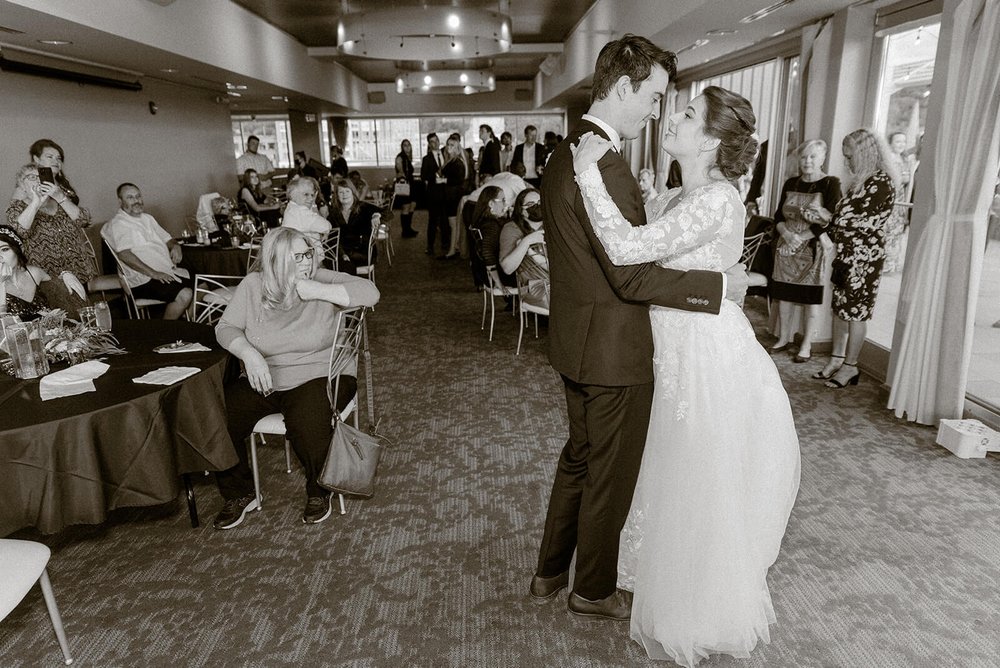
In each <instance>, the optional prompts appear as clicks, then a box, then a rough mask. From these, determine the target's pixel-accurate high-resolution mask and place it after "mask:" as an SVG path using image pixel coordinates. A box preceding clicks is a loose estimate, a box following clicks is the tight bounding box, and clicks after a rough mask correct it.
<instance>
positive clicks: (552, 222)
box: [542, 120, 723, 387]
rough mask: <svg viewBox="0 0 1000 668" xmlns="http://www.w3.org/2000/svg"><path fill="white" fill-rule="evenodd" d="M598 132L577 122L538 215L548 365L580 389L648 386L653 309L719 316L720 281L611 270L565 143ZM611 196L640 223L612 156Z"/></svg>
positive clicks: (640, 213)
mask: <svg viewBox="0 0 1000 668" xmlns="http://www.w3.org/2000/svg"><path fill="white" fill-rule="evenodd" d="M587 132H594V133H595V134H598V135H600V136H601V137H604V138H605V139H607V138H608V137H607V135H606V134H605V132H604V131H603V130H601V129H600V128H599V127H598V126H596V125H594V124H593V123H590V122H589V121H586V120H584V121H582V122H581V123H580V125H579V127H577V128H576V129H575V130H574V131H573V132H572V133H570V135H569V136H568V137H566V139H565V141H563V142H561V143H560V144H559V146H558V147H557V148H556V150H555V152H554V153H553V154H552V156H551V157H550V158H549V161H548V163H547V164H546V166H545V178H544V179H542V210H543V213H544V219H545V241H546V244H547V249H548V254H549V269H550V278H551V281H552V292H551V300H550V312H551V315H550V320H549V339H550V343H549V361H550V362H551V364H552V366H553V367H554V368H555V370H556V371H558V372H559V373H561V374H563V375H564V376H566V377H567V378H569V379H570V380H572V381H575V382H577V383H580V384H583V385H603V386H612V387H617V386H627V385H640V384H642V383H649V382H652V380H653V365H652V359H653V338H652V331H651V328H650V325H649V310H648V306H649V305H650V304H655V305H658V306H669V307H673V308H678V309H683V310H685V311H703V312H708V313H718V312H719V309H720V308H721V306H722V297H723V295H722V275H721V274H719V273H718V272H712V271H688V272H683V271H676V270H672V269H663V268H661V267H657V266H656V265H654V264H650V263H647V264H635V265H627V266H622V267H616V266H615V265H614V264H612V263H611V261H610V260H609V259H608V256H607V253H606V252H605V251H604V247H603V246H601V242H600V240H598V238H597V236H596V235H595V234H594V230H593V227H592V226H591V223H590V218H589V217H588V216H587V210H586V208H585V207H584V204H583V196H582V195H581V194H580V189H579V187H578V186H577V184H576V181H575V180H574V178H573V177H574V174H573V156H572V154H571V153H570V145H571V144H575V143H577V142H578V141H579V138H580V136H581V135H583V134H585V133H587ZM598 168H599V169H600V170H601V174H602V175H603V177H604V183H605V185H606V186H607V189H608V193H609V194H610V195H611V197H612V199H614V201H615V203H616V204H617V205H618V208H619V209H620V210H621V212H622V214H624V216H625V218H626V219H628V220H629V221H630V222H631V223H632V224H633V225H645V224H646V214H645V211H644V210H643V206H642V193H641V192H640V191H639V186H638V184H637V183H636V180H635V177H634V176H632V172H631V171H630V170H629V167H628V164H627V163H626V162H625V160H623V159H622V157H621V156H620V155H618V154H617V153H615V152H613V151H609V152H608V153H607V154H605V156H604V157H603V158H601V160H600V161H599V162H598Z"/></svg>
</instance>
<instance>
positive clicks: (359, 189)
mask: <svg viewBox="0 0 1000 668" xmlns="http://www.w3.org/2000/svg"><path fill="white" fill-rule="evenodd" d="M347 178H348V179H350V181H351V183H352V184H354V191H355V192H356V193H357V194H358V199H360V200H369V199H371V198H372V190H371V188H369V187H368V182H367V181H365V180H364V179H363V178H362V177H361V172H359V171H358V170H356V169H352V170H351V173H350V174H348V175H347Z"/></svg>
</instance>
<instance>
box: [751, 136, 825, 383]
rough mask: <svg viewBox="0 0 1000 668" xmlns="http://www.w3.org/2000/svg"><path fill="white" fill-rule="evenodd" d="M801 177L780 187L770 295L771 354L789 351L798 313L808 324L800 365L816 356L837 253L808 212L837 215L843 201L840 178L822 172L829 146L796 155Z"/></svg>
mask: <svg viewBox="0 0 1000 668" xmlns="http://www.w3.org/2000/svg"><path fill="white" fill-rule="evenodd" d="M796 153H797V154H798V157H799V175H798V176H794V177H792V178H790V179H788V180H787V181H785V185H784V186H782V188H781V199H779V200H778V209H777V211H776V212H775V214H774V222H775V223H777V225H776V229H777V230H778V234H779V235H780V236H779V237H778V239H777V241H776V242H775V245H774V271H773V273H772V276H771V282H770V284H769V285H768V291H769V292H770V295H771V298H772V299H774V300H776V301H777V302H778V313H779V315H780V318H779V323H778V326H779V331H778V341H777V343H775V344H774V346H773V347H772V348H771V352H781V351H783V350H787V349H788V348H789V347H790V346H791V343H792V340H793V339H794V337H795V332H796V330H797V329H798V317H797V316H798V315H799V314H798V313H797V311H800V309H801V313H802V315H803V316H804V319H805V327H804V328H803V334H802V343H801V344H800V345H799V350H798V352H797V353H796V355H795V362H800V363H801V362H806V361H808V360H809V358H810V357H811V356H812V341H813V338H814V337H815V336H816V322H817V319H818V317H819V307H820V304H822V303H823V285H824V276H823V268H824V267H825V265H826V261H827V260H828V259H829V258H830V256H831V255H832V254H833V242H832V241H830V237H829V236H827V234H826V225H825V224H822V223H817V224H812V223H810V222H809V221H808V220H806V219H805V217H804V216H803V211H805V210H806V209H807V208H809V207H810V206H812V205H813V204H818V205H819V206H822V207H823V208H825V209H828V210H833V209H834V208H835V207H836V206H837V202H838V201H839V200H840V195H841V192H840V179H838V178H837V177H836V176H828V175H827V174H826V173H824V171H823V164H824V163H825V162H826V142H825V141H823V140H822V139H810V140H808V141H806V142H803V143H802V145H801V146H799V148H798V150H797V151H796Z"/></svg>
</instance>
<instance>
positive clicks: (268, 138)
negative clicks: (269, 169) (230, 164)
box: [232, 116, 293, 169]
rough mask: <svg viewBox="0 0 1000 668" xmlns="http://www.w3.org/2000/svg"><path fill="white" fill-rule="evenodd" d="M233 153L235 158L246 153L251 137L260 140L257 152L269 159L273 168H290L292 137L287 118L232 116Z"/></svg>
mask: <svg viewBox="0 0 1000 668" xmlns="http://www.w3.org/2000/svg"><path fill="white" fill-rule="evenodd" d="M232 123H233V152H234V154H235V156H236V157H237V158H239V157H240V156H241V155H243V153H245V152H246V147H247V139H249V138H250V136H251V135H255V136H257V137H259V138H260V147H259V148H258V149H257V152H258V153H260V154H262V155H266V156H267V157H268V158H270V159H271V162H272V163H273V164H274V166H275V167H278V168H282V169H288V168H290V167H291V166H292V152H293V150H292V136H291V128H290V124H289V121H288V117H287V116H257V117H256V118H251V117H249V116H233V117H232Z"/></svg>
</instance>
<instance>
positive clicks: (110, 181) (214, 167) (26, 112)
mask: <svg viewBox="0 0 1000 668" xmlns="http://www.w3.org/2000/svg"><path fill="white" fill-rule="evenodd" d="M143 85H144V87H145V88H144V90H143V91H141V92H139V93H133V92H130V91H119V90H113V89H109V88H98V87H95V86H82V85H79V84H75V83H70V82H64V81H56V80H52V79H44V78H39V77H30V76H26V75H22V74H9V73H0V119H2V132H0V198H3V201H4V202H6V201H8V199H9V197H10V195H11V193H13V190H14V178H15V176H16V173H17V170H18V168H19V167H20V166H21V165H23V164H24V163H26V162H28V161H29V156H28V147H29V146H30V145H31V143H32V142H33V141H35V140H36V139H40V138H43V137H47V138H49V139H52V140H54V141H56V142H57V143H58V144H60V145H61V146H62V147H63V150H64V151H65V152H66V163H65V165H64V169H65V171H66V175H67V176H68V177H69V180H70V182H71V183H72V184H73V187H74V188H76V190H77V191H78V192H79V194H80V203H81V204H82V205H83V206H85V207H87V208H88V209H90V211H91V214H92V216H93V219H94V221H95V222H101V221H104V220H107V219H108V218H110V217H111V216H112V215H114V212H115V211H116V210H117V208H118V203H117V200H116V198H115V188H116V186H117V185H118V184H119V183H121V182H123V181H132V182H134V183H136V184H137V185H138V186H139V187H140V189H142V192H143V197H144V199H145V200H146V209H147V211H149V212H150V213H152V214H153V215H154V216H155V217H156V218H157V220H159V222H160V224H161V225H163V227H164V228H166V229H167V230H168V231H170V232H174V233H178V232H179V231H180V230H181V229H182V227H183V224H184V216H185V215H190V214H193V213H194V211H195V208H196V206H197V201H198V196H199V195H200V194H202V193H205V192H211V191H215V190H217V191H219V192H221V193H222V194H224V195H227V196H234V195H235V194H236V177H235V174H236V162H235V160H234V157H233V143H232V130H231V125H230V120H229V109H228V108H227V107H226V106H224V105H218V104H216V103H215V102H214V97H215V95H214V94H213V93H210V92H207V91H202V90H198V89H190V88H184V87H180V86H172V85H166V84H161V83H156V82H144V84H143ZM151 100H152V101H155V102H156V104H157V106H158V107H159V110H158V112H157V113H156V115H155V116H154V115H152V114H150V113H149V106H148V105H149V102H150V101H151Z"/></svg>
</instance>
